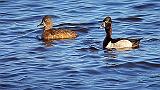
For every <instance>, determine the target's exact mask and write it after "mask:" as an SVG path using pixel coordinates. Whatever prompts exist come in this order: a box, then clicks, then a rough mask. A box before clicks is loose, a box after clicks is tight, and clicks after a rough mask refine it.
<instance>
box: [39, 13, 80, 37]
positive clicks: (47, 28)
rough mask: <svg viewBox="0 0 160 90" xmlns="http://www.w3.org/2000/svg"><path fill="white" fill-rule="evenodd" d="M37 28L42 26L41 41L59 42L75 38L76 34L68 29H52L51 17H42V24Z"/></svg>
mask: <svg viewBox="0 0 160 90" xmlns="http://www.w3.org/2000/svg"><path fill="white" fill-rule="evenodd" d="M38 26H43V34H42V39H44V40H59V39H72V38H76V37H77V36H78V34H77V33H76V32H75V31H72V30H68V29H60V28H52V26H53V22H52V19H51V16H48V15H47V16H44V17H43V19H42V22H41V23H40V24H39V25H38Z"/></svg>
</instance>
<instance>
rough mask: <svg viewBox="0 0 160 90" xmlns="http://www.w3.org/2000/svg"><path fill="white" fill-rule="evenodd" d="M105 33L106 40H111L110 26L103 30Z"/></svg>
mask: <svg viewBox="0 0 160 90" xmlns="http://www.w3.org/2000/svg"><path fill="white" fill-rule="evenodd" d="M105 31H106V38H108V39H111V38H112V26H111V24H110V25H109V26H108V27H106V28H105Z"/></svg>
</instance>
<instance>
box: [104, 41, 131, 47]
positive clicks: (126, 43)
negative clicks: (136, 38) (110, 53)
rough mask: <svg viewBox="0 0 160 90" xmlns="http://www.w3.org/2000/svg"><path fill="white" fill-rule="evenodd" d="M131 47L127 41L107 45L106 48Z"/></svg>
mask: <svg viewBox="0 0 160 90" xmlns="http://www.w3.org/2000/svg"><path fill="white" fill-rule="evenodd" d="M129 47H132V43H131V42H130V41H129V40H120V41H118V42H116V43H111V41H110V42H109V43H108V45H107V46H106V48H129Z"/></svg>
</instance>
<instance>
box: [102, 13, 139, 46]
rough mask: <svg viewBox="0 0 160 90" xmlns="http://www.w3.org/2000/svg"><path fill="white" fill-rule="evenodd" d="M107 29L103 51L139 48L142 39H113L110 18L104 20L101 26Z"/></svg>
mask: <svg viewBox="0 0 160 90" xmlns="http://www.w3.org/2000/svg"><path fill="white" fill-rule="evenodd" d="M101 27H102V28H105V32H106V36H105V38H104V40H103V49H124V48H132V49H134V48H138V47H139V44H140V40H141V39H139V38H138V39H137V38H115V39H113V38H112V19H111V17H110V16H107V17H105V18H104V20H103V21H102V24H101Z"/></svg>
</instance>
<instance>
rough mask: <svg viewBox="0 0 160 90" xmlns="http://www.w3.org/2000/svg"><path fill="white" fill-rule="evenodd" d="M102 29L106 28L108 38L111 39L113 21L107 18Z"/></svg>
mask: <svg viewBox="0 0 160 90" xmlns="http://www.w3.org/2000/svg"><path fill="white" fill-rule="evenodd" d="M101 27H102V28H105V31H106V35H107V37H108V38H111V34H112V19H111V17H109V16H107V17H106V18H104V20H103V21H102V24H101Z"/></svg>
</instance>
